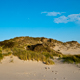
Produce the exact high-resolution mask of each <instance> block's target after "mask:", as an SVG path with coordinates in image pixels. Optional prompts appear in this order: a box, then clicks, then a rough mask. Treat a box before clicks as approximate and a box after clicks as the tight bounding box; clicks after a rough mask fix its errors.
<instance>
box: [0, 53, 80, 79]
mask: <svg viewBox="0 0 80 80" xmlns="http://www.w3.org/2000/svg"><path fill="white" fill-rule="evenodd" d="M54 62H55V65H45V64H43V63H42V62H37V61H23V60H19V59H18V58H17V57H15V56H13V55H11V56H7V57H5V58H4V59H3V60H2V61H1V64H0V80H80V66H77V65H74V64H67V63H65V64H64V63H62V62H61V61H59V60H57V59H55V60H54Z"/></svg>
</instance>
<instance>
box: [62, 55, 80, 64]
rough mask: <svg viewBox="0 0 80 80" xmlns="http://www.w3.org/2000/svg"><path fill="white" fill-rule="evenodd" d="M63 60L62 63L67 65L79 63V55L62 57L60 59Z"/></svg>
mask: <svg viewBox="0 0 80 80" xmlns="http://www.w3.org/2000/svg"><path fill="white" fill-rule="evenodd" d="M62 59H64V61H63V62H68V63H76V64H78V63H80V55H64V56H63V57H62Z"/></svg>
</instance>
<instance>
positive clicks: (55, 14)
mask: <svg viewBox="0 0 80 80" xmlns="http://www.w3.org/2000/svg"><path fill="white" fill-rule="evenodd" d="M62 13H65V12H54V11H53V12H41V14H46V16H57V15H61V14H62Z"/></svg>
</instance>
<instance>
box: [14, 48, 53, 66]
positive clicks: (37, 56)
mask: <svg viewBox="0 0 80 80" xmlns="http://www.w3.org/2000/svg"><path fill="white" fill-rule="evenodd" d="M13 55H15V56H17V57H18V58H19V59H21V60H36V61H42V62H43V63H45V64H49V65H50V64H54V62H53V61H52V60H51V58H52V56H51V55H49V53H46V52H45V53H40V52H34V51H30V50H21V49H19V48H14V49H13Z"/></svg>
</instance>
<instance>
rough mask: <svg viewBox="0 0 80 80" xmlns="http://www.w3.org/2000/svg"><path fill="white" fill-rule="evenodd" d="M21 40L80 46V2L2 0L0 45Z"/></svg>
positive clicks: (0, 3) (0, 2)
mask: <svg viewBox="0 0 80 80" xmlns="http://www.w3.org/2000/svg"><path fill="white" fill-rule="evenodd" d="M19 36H30V37H47V38H53V39H56V40H59V41H63V42H66V41H72V40H74V41H78V42H79V43H80V0H0V41H3V40H5V39H10V38H14V37H19Z"/></svg>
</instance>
